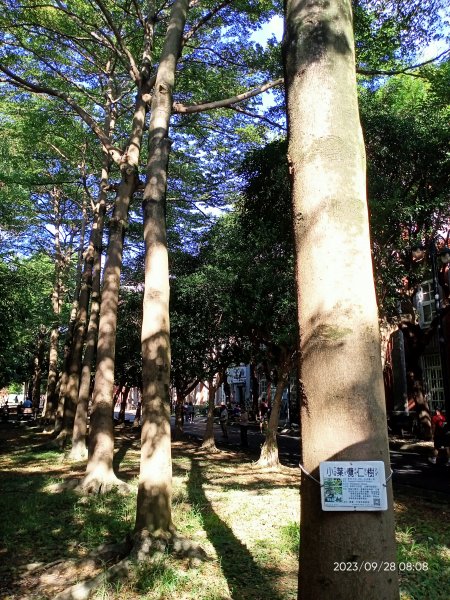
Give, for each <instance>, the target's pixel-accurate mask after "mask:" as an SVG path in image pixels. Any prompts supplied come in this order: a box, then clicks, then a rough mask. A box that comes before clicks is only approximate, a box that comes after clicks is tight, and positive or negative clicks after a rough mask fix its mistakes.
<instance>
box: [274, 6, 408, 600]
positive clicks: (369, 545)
mask: <svg viewBox="0 0 450 600" xmlns="http://www.w3.org/2000/svg"><path fill="white" fill-rule="evenodd" d="M285 6H286V30H285V39H284V50H285V72H286V84H287V87H286V91H287V106H288V121H289V161H290V171H291V176H292V182H293V221H294V234H295V248H296V280H297V294H298V319H299V325H300V336H301V340H300V356H301V361H302V362H301V378H302V381H303V385H304V394H305V398H304V400H303V403H302V408H301V438H302V462H303V466H304V468H305V470H306V471H307V472H309V473H310V474H312V475H313V476H314V477H315V478H316V479H318V478H319V463H320V462H322V461H326V460H347V461H348V460H381V461H383V462H384V464H385V469H386V474H387V475H388V474H389V473H390V463H389V452H388V443H387V427H386V414H385V402H384V392H383V378H382V368H381V353H380V341H379V329H378V318H377V306H376V301H375V291H374V283H373V273H372V263H371V254H370V240H369V227H368V215H367V203H366V196H365V194H366V184H365V152H364V143H363V138H362V134H361V127H360V122H359V114H358V105H357V95H356V76H355V60H354V42H353V29H352V11H351V2H350V0H330V1H329V2H326V3H325V2H322V1H321V0H311V1H310V2H305V1H304V0H286V5H285ZM387 488H388V506H389V509H388V510H387V511H380V512H323V511H322V510H321V500H320V487H319V485H318V484H317V483H316V482H315V481H313V480H311V479H310V478H308V477H306V476H305V475H304V474H302V482H301V533H300V538H301V544H300V575H299V598H301V599H302V600H310V599H311V600H313V599H314V600H317V598H321V599H327V598H330V599H331V598H333V599H334V600H351V599H353V598H364V599H365V600H378V599H380V598H384V599H397V598H398V597H399V590H398V581H397V575H396V573H395V572H383V571H380V572H374V571H372V572H364V573H363V572H358V573H356V572H349V573H341V572H337V571H336V570H334V569H333V565H334V563H335V562H346V561H349V562H358V561H366V560H367V561H372V562H375V561H376V562H377V563H378V564H382V561H386V562H395V560H396V554H395V538H394V519H393V499H392V486H391V483H390V482H389V483H388V484H387Z"/></svg>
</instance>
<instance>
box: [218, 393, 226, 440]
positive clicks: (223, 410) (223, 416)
mask: <svg viewBox="0 0 450 600" xmlns="http://www.w3.org/2000/svg"><path fill="white" fill-rule="evenodd" d="M219 421H220V427H221V429H222V435H223V439H224V440H226V441H227V442H228V409H227V406H226V404H224V403H223V402H222V404H221V405H220V415H219Z"/></svg>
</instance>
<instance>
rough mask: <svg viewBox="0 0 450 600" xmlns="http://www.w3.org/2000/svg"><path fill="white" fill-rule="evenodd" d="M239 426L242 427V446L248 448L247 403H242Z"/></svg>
mask: <svg viewBox="0 0 450 600" xmlns="http://www.w3.org/2000/svg"><path fill="white" fill-rule="evenodd" d="M239 426H240V428H241V448H248V439H247V433H248V411H247V407H246V406H245V404H244V403H243V402H242V403H241V415H240V419H239Z"/></svg>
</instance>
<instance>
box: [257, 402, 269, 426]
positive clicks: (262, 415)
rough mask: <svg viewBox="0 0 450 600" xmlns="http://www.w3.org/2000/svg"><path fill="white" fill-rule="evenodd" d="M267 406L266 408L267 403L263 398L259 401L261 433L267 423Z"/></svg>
mask: <svg viewBox="0 0 450 600" xmlns="http://www.w3.org/2000/svg"><path fill="white" fill-rule="evenodd" d="M268 410H269V409H268V406H267V402H266V399H265V398H264V397H263V398H262V399H261V403H260V405H259V429H260V430H261V433H262V432H263V430H264V429H265V426H266V423H267V412H268Z"/></svg>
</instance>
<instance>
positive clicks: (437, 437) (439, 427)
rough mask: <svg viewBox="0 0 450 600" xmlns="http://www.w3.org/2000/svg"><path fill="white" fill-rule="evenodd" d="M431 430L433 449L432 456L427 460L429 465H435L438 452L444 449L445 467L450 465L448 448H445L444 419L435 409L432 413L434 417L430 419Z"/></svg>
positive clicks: (439, 411) (438, 410) (446, 443)
mask: <svg viewBox="0 0 450 600" xmlns="http://www.w3.org/2000/svg"><path fill="white" fill-rule="evenodd" d="M431 430H432V431H433V441H434V449H433V456H430V458H429V459H428V460H429V461H430V463H431V464H433V465H435V464H436V460H437V457H438V455H439V450H440V449H441V448H445V451H446V457H447V465H450V455H449V448H448V447H447V445H448V442H447V441H446V437H447V436H446V431H445V417H444V415H443V414H442V412H441V409H440V408H437V409H436V410H435V411H434V415H433V416H432V417H431Z"/></svg>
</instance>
